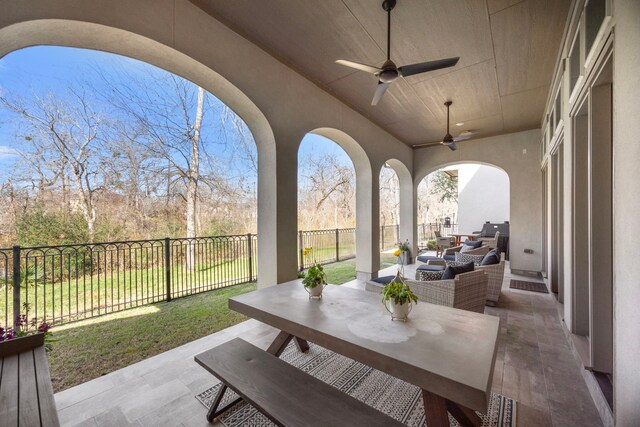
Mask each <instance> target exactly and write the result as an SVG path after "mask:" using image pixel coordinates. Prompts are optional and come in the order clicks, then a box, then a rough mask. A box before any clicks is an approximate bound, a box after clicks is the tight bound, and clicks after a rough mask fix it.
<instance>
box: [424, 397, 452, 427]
mask: <svg viewBox="0 0 640 427" xmlns="http://www.w3.org/2000/svg"><path fill="white" fill-rule="evenodd" d="M422 401H423V402H424V417H425V419H426V420H427V426H428V427H449V415H448V414H447V401H446V399H445V398H444V397H440V396H438V395H437V394H433V393H431V392H428V391H426V390H422Z"/></svg>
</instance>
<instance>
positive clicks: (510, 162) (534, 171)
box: [413, 130, 542, 271]
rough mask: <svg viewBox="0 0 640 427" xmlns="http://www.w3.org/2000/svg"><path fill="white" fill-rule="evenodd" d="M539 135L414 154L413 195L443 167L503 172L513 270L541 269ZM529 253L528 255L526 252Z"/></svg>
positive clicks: (492, 139) (493, 139)
mask: <svg viewBox="0 0 640 427" xmlns="http://www.w3.org/2000/svg"><path fill="white" fill-rule="evenodd" d="M539 141H540V131H539V130H530V131H525V132H518V133H513V134H505V135H499V136H494V137H487V138H482V139H478V140H474V141H468V142H462V143H460V144H459V147H458V150H457V151H451V150H448V149H447V148H446V147H442V146H434V147H428V148H422V149H417V150H415V153H414V181H413V184H414V191H416V194H417V188H418V185H419V184H420V182H421V181H422V180H423V179H424V178H425V177H426V176H427V175H428V174H429V173H431V172H434V171H436V170H438V169H440V168H442V167H445V166H448V165H452V164H461V163H478V164H484V165H488V166H493V167H495V168H498V169H501V170H502V171H504V172H505V173H506V174H507V176H508V177H509V199H510V202H509V204H510V209H509V210H510V214H509V215H510V224H511V226H510V237H509V245H510V254H509V257H510V262H511V268H512V269H516V270H525V271H540V270H541V269H542V215H541V213H542V174H541V172H540V144H539ZM525 250H527V252H525Z"/></svg>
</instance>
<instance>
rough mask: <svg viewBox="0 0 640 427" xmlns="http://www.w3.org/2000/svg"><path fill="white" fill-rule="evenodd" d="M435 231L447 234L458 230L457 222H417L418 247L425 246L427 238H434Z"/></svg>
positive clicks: (442, 234)
mask: <svg viewBox="0 0 640 427" xmlns="http://www.w3.org/2000/svg"><path fill="white" fill-rule="evenodd" d="M436 231H439V232H440V235H441V236H449V235H451V233H456V232H457V231H458V224H449V225H445V224H444V223H441V222H432V223H424V224H418V247H419V248H421V249H422V248H426V247H427V244H428V241H429V240H435V238H436Z"/></svg>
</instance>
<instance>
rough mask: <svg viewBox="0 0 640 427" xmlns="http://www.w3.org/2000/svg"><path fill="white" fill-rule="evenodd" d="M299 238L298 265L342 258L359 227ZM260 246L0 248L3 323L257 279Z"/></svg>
mask: <svg viewBox="0 0 640 427" xmlns="http://www.w3.org/2000/svg"><path fill="white" fill-rule="evenodd" d="M436 230H440V231H441V232H442V233H443V235H446V234H448V233H451V232H454V231H455V225H453V226H451V227H445V226H444V225H443V224H420V225H418V244H419V245H420V246H423V244H424V245H426V241H427V240H430V239H433V238H435V231H436ZM400 237H402V236H399V227H398V226H397V225H392V226H383V227H381V228H380V249H381V250H382V251H384V250H388V249H391V248H393V247H394V246H395V245H396V244H397V243H398V242H399V241H400V240H401V239H400ZM402 240H404V239H402ZM423 242H424V243H423ZM298 244H299V260H298V261H299V263H298V265H299V268H301V269H306V268H308V267H309V266H310V265H311V264H312V263H313V262H314V261H317V262H319V263H321V264H329V263H332V262H337V261H343V260H346V259H351V258H354V257H355V255H356V230H355V228H342V229H331V230H311V231H300V232H299V233H298ZM257 247H258V245H257V235H256V234H244V235H231V236H212V237H197V238H178V239H170V238H165V239H155V240H139V241H126V242H106V243H92V244H76V245H59V246H41V247H20V246H14V247H13V248H7V249H0V325H11V324H12V323H13V321H14V319H15V318H16V317H17V316H18V315H20V314H26V315H27V318H28V319H33V318H36V319H38V320H39V321H47V322H48V323H50V324H63V323H67V322H71V321H75V320H81V319H87V318H91V317H95V316H100V315H103V314H109V313H114V312H117V311H122V310H126V309H128V308H132V307H139V306H142V305H146V304H151V303H154V302H158V301H170V300H171V299H173V298H178V297H182V296H186V295H192V294H195V293H199V292H204V291H209V290H212V289H220V288H224V287H227V286H232V285H237V284H240V283H247V282H252V281H254V280H256V278H257V275H258V271H257V265H258V264H257V252H258V251H257ZM424 247H426V246H424ZM305 248H313V250H312V251H311V253H310V254H308V255H307V256H305V255H304V249H305Z"/></svg>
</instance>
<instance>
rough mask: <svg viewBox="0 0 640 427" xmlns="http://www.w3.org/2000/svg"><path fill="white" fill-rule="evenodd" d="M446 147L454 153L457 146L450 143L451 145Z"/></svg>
mask: <svg viewBox="0 0 640 427" xmlns="http://www.w3.org/2000/svg"><path fill="white" fill-rule="evenodd" d="M447 147H448V148H449V150H451V151H456V150H457V149H458V144H456V143H455V142H452V143H451V144H447Z"/></svg>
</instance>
